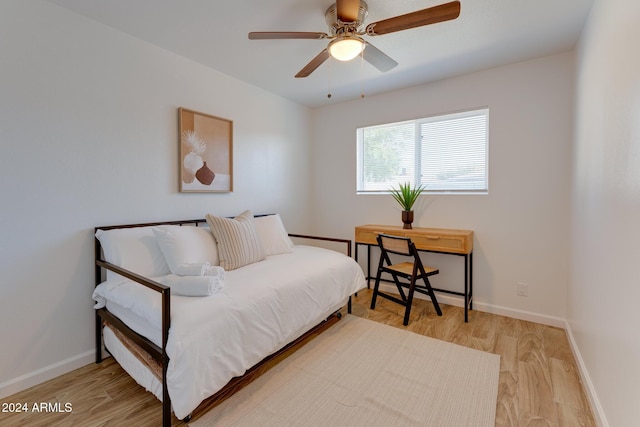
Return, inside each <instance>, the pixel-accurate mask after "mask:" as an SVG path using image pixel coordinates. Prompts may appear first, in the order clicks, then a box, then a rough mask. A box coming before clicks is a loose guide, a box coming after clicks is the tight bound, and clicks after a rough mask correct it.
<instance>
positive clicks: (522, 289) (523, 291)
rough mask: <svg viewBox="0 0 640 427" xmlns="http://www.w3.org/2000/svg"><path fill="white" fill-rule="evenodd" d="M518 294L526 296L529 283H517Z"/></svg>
mask: <svg viewBox="0 0 640 427" xmlns="http://www.w3.org/2000/svg"><path fill="white" fill-rule="evenodd" d="M518 296H521V297H528V296H529V285H527V284H526V283H518Z"/></svg>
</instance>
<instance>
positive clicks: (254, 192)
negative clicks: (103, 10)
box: [0, 0, 310, 396]
mask: <svg viewBox="0 0 640 427" xmlns="http://www.w3.org/2000/svg"><path fill="white" fill-rule="evenodd" d="M0 64H1V65H0V141H1V142H0V143H1V144H2V150H1V151H0V153H1V154H0V206H1V208H0V325H1V326H0V343H2V344H1V345H0V396H3V395H7V394H10V393H12V392H15V391H17V390H19V389H20V388H23V387H25V386H28V385H30V384H33V383H35V382H38V381H41V380H43V379H46V378H48V377H50V376H52V375H55V374H57V373H61V372H64V371H66V370H68V369H70V368H72V367H74V366H79V365H82V364H85V363H87V362H88V361H90V360H92V358H93V347H94V341H93V310H92V308H91V305H92V304H91V292H92V288H93V286H94V284H93V269H92V260H93V238H92V229H93V227H95V226H98V225H108V224H120V223H132V222H146V221H153V220H169V219H185V218H202V217H204V215H205V213H207V212H212V213H218V214H221V215H234V214H237V213H239V212H240V211H242V210H244V209H252V210H254V211H255V212H274V211H279V212H281V214H282V216H283V219H284V222H285V225H286V226H287V227H288V228H289V229H290V230H292V231H298V232H306V231H307V230H306V228H307V225H308V221H307V219H308V218H309V211H308V206H309V205H310V202H309V199H308V196H306V194H307V192H306V190H307V189H308V187H309V185H310V183H309V180H308V178H307V177H308V174H307V171H308V168H309V163H308V161H307V160H306V159H308V158H309V126H310V113H309V111H308V110H307V109H306V108H302V107H300V106H298V105H297V104H294V103H291V102H289V101H286V100H284V99H282V98H279V97H276V96H274V95H271V94H269V93H267V92H265V91H263V90H260V89H258V88H256V87H253V86H249V85H246V84H244V83H241V82H239V81H237V80H235V79H233V78H230V77H228V76H225V75H223V74H220V73H217V72H215V71H212V70H210V69H207V68H205V67H202V66H200V65H197V64H195V63H193V62H191V61H188V60H186V59H183V58H181V57H178V56H175V55H173V54H171V53H169V52H166V51H163V50H161V49H158V48H156V47H153V46H151V45H149V44H146V43H144V42H142V41H139V40H136V39H133V38H131V37H129V36H126V35H124V34H123V33H120V32H117V31H115V30H113V29H110V28H107V27H104V26H102V25H100V24H97V23H95V22H92V21H90V20H87V19H85V18H82V17H80V16H78V15H75V14H73V13H70V12H68V11H66V10H65V9H62V8H59V7H57V6H53V5H51V4H49V3H46V2H42V1H34V0H28V1H12V0H9V1H4V0H2V2H1V3H0ZM181 106H182V107H186V108H190V109H194V110H197V111H202V112H205V113H208V114H213V115H216V116H220V117H224V118H228V119H231V120H233V122H234V175H235V176H234V178H235V180H234V192H233V193H232V194H181V193H178V171H177V169H178V167H177V165H178V143H177V140H178V139H177V138H178V130H177V121H178V118H177V117H178V116H177V109H178V107H181ZM290 194H296V197H295V198H292V197H290Z"/></svg>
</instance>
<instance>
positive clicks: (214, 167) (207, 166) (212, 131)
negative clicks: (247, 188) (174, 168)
mask: <svg viewBox="0 0 640 427" xmlns="http://www.w3.org/2000/svg"><path fill="white" fill-rule="evenodd" d="M178 127H179V132H180V134H179V141H178V144H179V146H180V153H179V156H178V158H179V162H180V169H179V170H180V176H179V181H180V192H181V193H230V192H232V191H233V121H231V120H228V119H223V118H221V117H216V116H212V115H209V114H205V113H200V112H198V111H193V110H189V109H187V108H183V107H180V108H179V109H178Z"/></svg>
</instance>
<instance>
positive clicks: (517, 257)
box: [312, 53, 574, 324]
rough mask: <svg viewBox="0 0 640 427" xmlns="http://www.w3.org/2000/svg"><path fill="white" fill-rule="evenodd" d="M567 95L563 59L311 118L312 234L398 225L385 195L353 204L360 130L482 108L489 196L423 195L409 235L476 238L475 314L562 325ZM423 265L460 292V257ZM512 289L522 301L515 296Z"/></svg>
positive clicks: (568, 63) (569, 64)
mask: <svg viewBox="0 0 640 427" xmlns="http://www.w3.org/2000/svg"><path fill="white" fill-rule="evenodd" d="M573 87H574V55H573V54H572V53H566V54H560V55H554V56H549V57H543V58H539V59H535V60H531V61H527V62H521V63H517V64H513V65H508V66H504V67H500V68H495V69H491V70H486V71H482V72H477V73H473V74H469V75H465V76H461V77H457V78H452V79H448V80H444V81H440V82H437V83H433V84H427V85H423V86H419V87H414V88H409V89H406V90H401V91H395V92H392V93H388V94H383V95H379V96H372V97H366V98H364V99H362V100H357V101H353V102H349V103H343V104H338V105H333V106H328V107H324V108H321V109H317V110H314V111H313V132H312V137H313V152H312V154H313V177H314V178H313V189H314V190H313V195H314V197H313V203H314V206H313V212H314V216H313V223H314V227H316V228H317V230H316V231H317V232H324V233H328V232H333V233H334V234H335V233H338V234H340V235H342V236H346V237H351V238H353V228H354V226H356V225H358V224H371V223H373V224H376V223H378V224H398V225H400V224H401V221H400V208H399V207H398V206H397V204H396V203H395V202H394V201H393V199H392V198H391V196H388V195H360V196H358V195H356V188H355V185H356V128H357V127H361V126H367V125H373V124H380V123H389V122H394V121H401V120H408V119H413V118H421V117H427V116H431V115H435V114H441V113H448V112H455V111H460V110H467V109H472V108H476V107H483V106H488V107H489V109H490V125H489V126H490V130H489V131H490V142H489V163H490V175H489V187H490V190H489V194H488V195H435V196H427V197H426V198H425V200H423V201H422V202H421V203H422V204H421V205H419V206H418V207H417V209H416V211H417V212H416V219H415V222H414V225H416V226H422V227H449V228H462V229H471V230H474V232H475V250H474V295H475V301H476V303H477V307H481V309H483V310H486V311H494V312H501V313H505V314H509V315H513V316H516V317H521V318H527V317H528V316H529V315H533V316H529V317H531V318H534V319H535V320H538V321H542V322H545V323H550V324H558V323H559V324H562V320H561V319H563V318H564V317H565V314H566V313H565V307H566V286H567V280H568V240H569V222H568V219H569V195H570V193H569V188H570V185H569V182H570V167H571V142H572V137H573V133H572V130H573V128H572V122H573V113H572V112H573ZM365 91H366V87H365ZM376 259H377V258H376ZM427 260H428V262H427V263H432V264H434V265H437V266H438V267H439V268H440V275H438V276H436V277H434V280H433V282H434V285H436V286H437V287H442V288H450V289H454V288H457V289H458V290H461V289H462V283H463V279H462V272H463V267H462V265H463V264H462V259H461V258H459V257H451V256H446V255H428V256H427ZM518 282H523V283H527V284H529V297H528V298H523V297H518V296H517V295H516V284H517V283H518Z"/></svg>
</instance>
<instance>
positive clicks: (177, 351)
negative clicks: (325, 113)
mask: <svg viewBox="0 0 640 427" xmlns="http://www.w3.org/2000/svg"><path fill="white" fill-rule="evenodd" d="M229 221H231V222H229ZM207 225H209V227H207ZM95 231H96V248H95V250H96V261H95V265H96V273H95V274H96V288H95V291H94V294H93V298H94V300H95V301H96V305H95V308H96V363H100V362H101V360H102V347H103V344H104V347H105V348H106V349H107V350H108V351H109V353H110V354H111V355H112V356H113V357H114V358H115V359H116V360H117V361H118V363H119V364H120V365H121V366H122V367H123V368H124V369H125V370H126V371H127V372H128V373H129V375H131V376H132V377H133V378H134V379H135V380H136V381H137V382H138V383H139V384H141V385H142V386H143V387H145V388H146V389H147V390H149V391H151V392H152V393H153V394H154V395H155V396H156V397H157V398H158V399H160V400H161V401H162V402H163V425H165V426H169V425H170V424H171V410H172V409H173V412H174V414H175V415H176V417H177V418H179V419H189V417H190V415H191V413H192V412H193V411H194V410H195V409H196V408H197V407H198V405H199V404H200V403H201V402H202V401H203V400H205V399H207V398H208V397H210V396H212V395H214V394H215V393H217V392H219V391H220V390H221V389H223V388H224V386H225V385H226V384H227V383H228V382H229V381H230V380H231V379H232V378H234V377H238V376H242V375H243V374H244V373H245V372H246V371H247V370H248V369H250V368H251V367H253V366H254V365H256V364H258V363H259V362H260V361H261V360H263V359H265V358H266V357H268V356H270V355H272V354H273V353H275V352H277V351H278V350H280V349H282V348H283V347H285V346H286V345H287V344H289V343H291V342H292V341H294V340H296V339H298V338H299V337H301V336H302V335H303V334H305V333H306V332H307V331H309V330H311V329H312V328H313V327H315V326H316V325H318V324H320V323H322V322H323V321H325V320H326V319H327V318H328V317H330V316H331V315H332V314H334V313H337V312H338V310H339V309H340V308H341V307H344V305H345V304H347V303H349V309H350V297H351V295H352V294H354V293H356V292H357V291H358V290H360V289H362V288H364V287H365V286H366V285H365V279H364V274H363V272H362V269H361V268H360V267H359V266H358V264H357V263H356V262H355V261H354V260H353V259H352V258H350V256H346V255H344V254H342V253H340V252H337V251H333V250H329V249H323V248H318V247H314V246H304V245H293V242H291V240H290V239H289V237H290V236H292V237H302V238H313V237H312V236H300V235H287V233H286V231H285V229H284V227H283V226H282V222H281V220H280V217H279V216H278V215H269V216H261V217H256V218H254V217H253V215H252V214H251V213H250V212H248V211H247V212H245V213H243V214H241V215H239V216H238V217H236V218H235V219H229V218H224V219H223V218H219V217H212V216H210V215H207V219H206V220H205V219H197V220H186V221H171V222H158V223H149V224H135V225H122V226H108V227H97V228H96V230H95ZM243 233H248V234H243ZM234 239H235V241H234ZM319 239H321V240H333V241H337V242H342V243H345V244H346V245H347V248H348V249H347V252H348V255H350V252H351V241H349V240H342V239H328V238H319ZM247 242H249V243H248V244H247ZM234 245H235V246H234ZM238 245H239V246H238ZM252 245H253V246H252ZM247 246H248V248H247ZM237 251H240V252H243V251H244V253H241V254H238V253H236V252H237ZM218 265H220V266H221V267H218ZM207 269H208V270H209V271H211V270H213V271H214V273H213V274H211V276H212V277H211V278H209V279H210V280H209V279H205V277H204V276H202V275H203V274H205V273H204V272H205V270H207ZM216 269H217V270H216ZM105 272H106V274H105ZM105 278H106V280H105ZM171 279H178V280H183V279H184V280H195V281H202V280H209V281H208V282H207V283H209V284H210V285H211V284H213V285H214V286H208V287H207V288H206V289H204V288H189V286H190V285H189V282H187V285H186V286H185V285H184V284H181V286H180V287H178V286H175V287H173V286H167V285H166V284H167V283H174V282H172V281H171ZM190 289H195V291H194V292H192V291H190ZM203 290H204V292H203ZM194 294H198V295H204V296H186V295H194ZM154 372H155V373H154Z"/></svg>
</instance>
